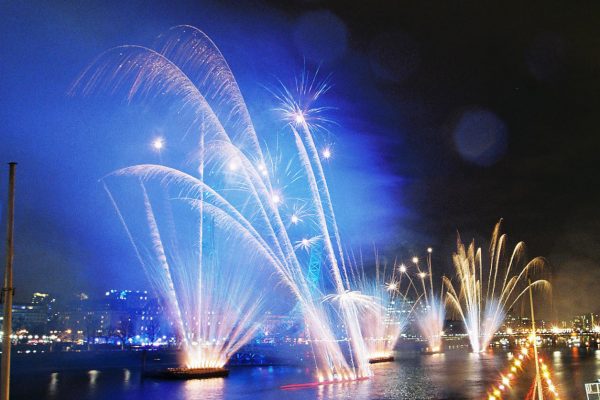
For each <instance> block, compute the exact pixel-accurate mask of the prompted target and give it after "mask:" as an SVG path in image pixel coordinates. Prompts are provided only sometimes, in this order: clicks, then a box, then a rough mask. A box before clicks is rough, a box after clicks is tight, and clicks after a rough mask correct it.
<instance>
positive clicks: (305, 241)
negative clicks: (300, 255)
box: [302, 238, 310, 247]
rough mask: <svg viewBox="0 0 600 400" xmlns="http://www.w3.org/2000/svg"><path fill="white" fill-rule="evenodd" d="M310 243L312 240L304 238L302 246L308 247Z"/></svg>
mask: <svg viewBox="0 0 600 400" xmlns="http://www.w3.org/2000/svg"><path fill="white" fill-rule="evenodd" d="M309 245H310V241H309V240H308V239H306V238H304V239H302V246H304V247H308V246H309Z"/></svg>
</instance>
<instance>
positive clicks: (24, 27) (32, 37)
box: [0, 5, 404, 291]
mask: <svg viewBox="0 0 600 400" xmlns="http://www.w3.org/2000/svg"><path fill="white" fill-rule="evenodd" d="M142 8H143V7H141V6H126V7H125V8H118V9H117V8H110V7H109V8H107V9H102V10H100V9H98V10H90V9H89V8H87V7H80V8H78V7H65V8H63V9H61V8H60V7H56V6H53V7H44V6H40V5H36V6H35V7H33V6H32V7H30V8H29V7H25V6H19V7H15V9H13V10H10V11H11V12H10V14H11V15H12V18H11V19H10V21H9V23H8V24H6V25H5V26H4V27H3V28H2V29H3V33H4V35H3V36H4V37H11V40H7V41H3V44H2V54H4V55H10V57H9V58H8V60H9V61H8V62H7V63H5V64H4V65H3V80H2V84H3V88H4V91H5V93H6V95H5V96H4V100H3V103H4V104H5V106H3V107H2V120H3V121H5V127H4V129H3V140H2V142H3V146H2V150H1V151H0V154H1V155H2V157H1V158H2V159H8V158H10V159H14V160H17V161H18V162H19V166H18V187H17V188H18V192H17V193H18V208H17V235H18V236H17V237H18V241H17V243H18V246H17V254H18V257H17V262H16V268H17V271H19V270H22V269H24V268H31V269H32V271H35V276H34V277H33V278H32V277H28V279H27V280H26V279H25V276H24V274H22V273H19V272H17V274H16V279H17V286H18V287H24V289H25V288H27V289H29V290H33V289H36V288H39V289H40V290H51V291H52V290H56V289H57V285H56V284H55V283H53V281H58V282H63V283H64V286H63V285H62V284H61V285H60V286H62V287H64V288H65V290H71V291H74V290H77V289H81V290H92V291H94V290H98V291H100V290H104V289H106V288H108V287H122V286H127V287H134V288H138V287H140V286H142V287H144V286H146V282H145V280H144V278H143V277H142V275H141V274H140V270H139V267H138V265H137V264H136V261H135V259H134V257H133V252H132V249H131V248H130V247H129V244H128V243H127V242H126V240H125V236H124V234H123V232H122V229H121V227H120V225H119V223H118V220H117V218H116V215H115V214H114V212H113V210H112V208H111V206H110V204H109V201H108V199H107V197H106V195H105V193H104V192H103V190H102V186H101V185H100V184H99V183H98V179H99V178H101V177H102V176H104V175H105V174H107V173H109V172H111V171H113V170H115V169H117V168H120V167H124V166H127V165H133V164H136V163H152V162H157V156H156V154H155V153H154V152H153V151H152V149H151V147H150V145H149V144H150V142H151V141H152V140H153V138H154V137H156V136H157V135H159V134H160V133H161V129H162V127H161V126H160V125H159V124H153V123H152V122H148V123H146V124H143V125H138V124H134V123H132V121H135V118H132V114H136V113H139V114H141V115H143V117H144V118H146V119H148V118H149V117H148V115H147V114H144V112H143V110H142V109H143V106H140V105H139V104H133V105H131V106H128V105H125V104H124V103H123V101H122V99H120V98H118V97H114V98H106V97H99V98H98V97H96V98H95V97H93V96H92V97H91V98H90V97H86V98H83V97H69V96H68V95H67V91H68V89H69V86H70V84H71V83H72V82H73V81H74V79H75V78H76V77H77V76H78V74H79V73H80V72H81V71H82V70H83V68H85V67H86V66H87V65H88V64H89V63H90V62H91V61H92V60H93V59H94V58H95V57H96V56H97V55H98V54H100V53H101V52H102V51H104V50H106V49H108V48H110V47H113V46H116V45H120V44H142V45H148V46H150V45H151V44H152V42H153V40H154V39H155V38H156V36H158V35H159V34H160V33H161V32H162V31H163V30H166V29H168V28H169V27H170V26H172V25H175V24H177V23H179V22H181V20H182V19H184V20H186V21H188V22H193V24H194V25H195V26H198V27H200V28H201V29H203V30H204V31H205V32H207V33H208V34H209V35H210V36H211V38H212V39H213V40H214V41H215V42H216V43H217V45H218V46H219V47H220V49H221V51H222V52H223V54H224V55H225V57H226V59H227V60H228V62H229V63H230V65H231V68H232V70H233V71H234V73H235V75H236V78H237V79H238V82H239V84H240V86H241V89H242V92H243V94H244V96H245V99H246V103H247V104H248V106H249V109H250V112H251V115H252V117H253V119H254V123H255V125H256V127H257V130H258V131H259V134H260V135H263V136H264V137H265V140H266V141H272V137H269V135H277V134H278V133H276V130H277V128H278V127H279V128H282V127H283V123H282V122H280V121H277V117H278V116H277V114H276V113H275V112H274V111H273V109H274V108H275V107H276V105H277V104H276V103H275V102H274V99H273V97H272V95H271V94H270V93H269V91H268V90H266V88H265V87H275V86H276V85H277V80H281V81H282V82H290V83H291V82H293V79H294V77H295V76H296V75H298V74H300V73H301V72H302V70H303V68H304V66H306V68H307V69H310V68H316V67H317V66H318V65H319V64H322V66H321V72H320V73H321V74H322V75H323V76H325V75H327V74H329V73H333V76H332V84H333V85H334V86H333V88H332V89H331V90H330V92H329V93H328V94H327V95H326V96H325V97H324V99H323V103H324V105H327V106H330V107H333V109H332V110H331V111H330V112H329V117H330V118H331V119H332V120H335V122H336V124H335V125H331V126H330V134H329V135H327V136H326V135H321V136H323V137H324V139H323V140H324V143H325V141H327V142H332V143H333V152H334V155H333V158H332V160H331V161H330V162H328V163H327V165H326V169H327V173H328V174H329V177H330V178H329V179H330V185H331V191H332V195H333V199H334V203H335V204H336V205H337V207H336V209H337V213H338V218H339V224H340V227H341V230H342V233H343V235H344V237H345V238H346V241H347V243H348V244H351V245H352V246H353V247H356V248H359V247H365V248H369V249H370V248H371V247H372V245H373V244H374V243H376V244H379V245H386V244H390V243H393V241H394V239H393V238H394V236H395V235H396V232H395V228H396V224H395V222H396V220H397V219H398V218H399V217H401V216H402V214H403V213H404V211H403V207H402V204H401V201H400V200H399V199H397V198H396V199H394V198H393V196H392V188H393V187H398V185H399V184H401V181H402V180H401V178H399V177H396V176H393V175H392V174H391V172H389V171H387V170H386V165H385V162H384V160H383V159H382V157H381V156H380V155H379V151H378V146H379V145H380V143H378V142H377V140H376V139H375V138H376V137H375V136H374V135H372V134H371V131H373V130H383V129H385V127H384V126H383V125H382V124H380V123H379V122H378V120H377V119H378V118H380V117H383V116H384V115H379V116H376V118H373V117H374V116H369V112H370V110H369V109H363V108H364V104H365V103H369V104H376V103H377V102H378V101H380V100H378V98H377V97H378V96H379V94H378V93H377V91H376V90H373V88H372V87H371V86H370V85H369V82H368V81H367V82H363V77H364V75H365V74H368V66H365V65H362V66H361V65H360V63H358V62H357V63H354V64H353V65H352V67H350V66H346V67H345V66H344V62H343V61H344V60H348V59H349V60H352V58H353V57H356V56H355V55H353V54H352V51H351V50H350V49H348V45H347V43H346V36H347V32H346V31H345V30H344V29H345V27H344V26H343V25H342V26H340V29H341V30H342V31H341V32H339V33H338V34H337V35H338V37H335V35H334V37H333V38H332V40H333V41H332V42H331V43H325V44H321V45H320V47H319V46H311V43H312V42H311V40H312V41H313V42H314V39H313V38H310V37H309V38H308V39H307V40H306V41H304V42H303V40H304V37H305V36H306V35H307V33H303V32H302V29H305V30H306V29H309V28H310V27H308V28H306V27H303V26H302V24H306V23H310V21H309V22H306V21H304V22H303V21H300V23H299V24H294V23H290V20H289V18H288V17H286V16H285V15H283V14H282V13H279V12H276V11H268V10H254V9H252V8H245V7H238V8H237V9H231V8H227V9H225V8H223V9H221V8H219V7H218V6H216V5H208V7H207V8H206V9H204V10H195V12H197V14H198V15H197V17H195V18H193V21H189V19H190V18H189V17H186V18H183V17H182V15H181V13H182V12H184V9H183V8H180V9H174V10H172V9H167V8H164V11H165V14H164V15H161V16H160V18H158V17H157V16H156V17H150V16H148V15H146V16H144V11H142ZM215 15H218V16H219V18H214V16H215ZM323 15H324V16H325V19H327V18H333V17H331V16H329V15H328V14H323ZM134 17H135V18H134ZM309 17H310V15H309ZM133 20H135V21H137V22H136V23H132V22H133ZM275 32H277V34H275ZM332 46H333V47H335V48H336V50H335V51H336V54H334V55H333V56H331V55H330V54H329V52H330V49H331V47H332ZM305 53H306V54H305ZM309 57H310V58H309ZM324 57H328V59H327V60H325V61H326V62H318V63H317V62H312V61H311V60H315V61H316V60H317V59H323V58H324ZM349 86H352V87H351V88H349ZM7 105H10V106H7ZM388 112H390V110H388ZM383 114H384V113H383ZM280 130H281V129H280ZM265 131H266V132H265ZM270 132H273V133H270ZM279 134H281V133H279ZM168 152H169V144H168V143H167V147H166V149H165V150H164V153H165V157H167V156H168ZM3 199H4V197H3ZM365 230H366V231H367V232H369V235H365V234H364V233H365ZM64 276H68V277H69V278H68V279H66V280H65V278H64ZM123 282H127V284H125V285H124V283H123Z"/></svg>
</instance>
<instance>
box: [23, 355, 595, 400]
mask: <svg viewBox="0 0 600 400" xmlns="http://www.w3.org/2000/svg"><path fill="white" fill-rule="evenodd" d="M543 357H544V358H545V359H546V360H548V362H549V365H550V366H551V370H552V374H553V376H554V381H555V382H556V386H557V388H558V389H559V393H560V394H561V398H569V399H576V398H585V395H584V388H583V384H584V383H585V382H592V381H595V380H596V379H597V378H599V377H600V351H593V350H586V349H575V350H572V349H563V350H560V351H552V350H550V351H548V352H546V353H543ZM508 359H509V354H508V353H507V352H505V351H496V352H489V353H485V354H472V353H466V352H464V351H450V352H447V353H445V354H434V355H421V354H400V355H398V356H397V360H396V362H394V363H382V364H375V365H373V370H374V374H375V376H374V377H373V378H372V379H370V380H367V381H360V382H351V383H344V384H334V385H324V386H318V387H314V388H309V389H302V390H281V389H280V387H281V386H282V385H287V384H291V383H304V382H310V381H313V380H314V378H313V377H312V376H311V372H310V370H309V369H306V368H298V367H238V368H232V369H231V374H230V376H229V377H228V378H216V379H208V380H190V381H158V380H151V379H145V380H143V379H141V372H140V370H139V369H138V368H125V369H124V368H113V369H111V368H106V369H103V368H101V367H97V368H98V369H93V370H88V371H86V370H83V371H78V370H77V369H73V370H65V371H62V370H61V371H60V372H55V371H56V370H55V371H53V372H31V373H23V372H21V373H19V372H18V371H17V373H15V374H14V375H13V390H11V392H12V393H11V394H12V396H11V398H12V399H13V400H21V399H23V400H25V399H34V398H35V399H42V400H43V399H58V398H61V399H62V398H78V399H90V400H100V399H102V400H104V399H109V400H125V399H127V400H138V399H139V400H142V399H144V400H152V399H158V400H167V399H168V400H217V399H231V400H250V399H252V400H254V399H264V400H287V399H291V400H305V399H318V400H333V399H348V400H362V399H380V400H386V399H411V400H418V399H472V398H483V397H484V396H485V394H486V392H487V389H488V388H489V387H490V385H492V384H493V383H495V382H496V381H497V379H498V377H499V374H500V372H502V371H503V370H505V369H506V366H507V365H508V362H509V360H508ZM59 377H60V378H59ZM530 383H531V375H530V372H528V371H524V372H523V374H522V377H521V378H520V380H519V381H518V382H517V383H516V385H515V386H514V387H513V389H512V395H513V398H523V395H524V393H525V392H526V391H527V389H528V387H529V385H530Z"/></svg>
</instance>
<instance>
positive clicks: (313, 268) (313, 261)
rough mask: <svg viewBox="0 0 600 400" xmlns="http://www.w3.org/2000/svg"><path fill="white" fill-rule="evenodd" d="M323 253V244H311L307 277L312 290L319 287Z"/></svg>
mask: <svg viewBox="0 0 600 400" xmlns="http://www.w3.org/2000/svg"><path fill="white" fill-rule="evenodd" d="M322 255H323V244H322V243H321V242H318V243H317V244H316V245H314V246H312V248H311V251H310V261H309V263H308V273H307V276H306V277H307V279H308V284H309V285H310V287H311V289H312V290H315V289H317V288H318V287H319V279H320V277H321V257H322Z"/></svg>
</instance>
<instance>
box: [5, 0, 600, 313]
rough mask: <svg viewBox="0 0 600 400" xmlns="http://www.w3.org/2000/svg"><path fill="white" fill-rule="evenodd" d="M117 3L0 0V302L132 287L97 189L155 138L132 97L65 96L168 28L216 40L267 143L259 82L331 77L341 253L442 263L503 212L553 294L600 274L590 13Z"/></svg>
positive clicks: (132, 276) (137, 278)
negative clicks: (541, 263) (4, 255)
mask: <svg viewBox="0 0 600 400" xmlns="http://www.w3.org/2000/svg"><path fill="white" fill-rule="evenodd" d="M123 3H124V4H118V5H117V4H116V3H113V2H108V3H100V2H94V1H84V2H75V1H73V2H60V3H59V2H55V4H52V2H48V3H42V2H21V3H16V2H3V3H2V5H0V13H1V14H2V15H3V17H4V18H3V23H2V24H1V26H0V37H1V38H2V40H1V41H0V59H1V60H2V62H1V63H0V88H1V89H2V100H1V103H0V104H1V105H0V121H2V127H1V128H0V135H1V141H0V162H5V161H6V162H8V161H10V160H15V161H18V162H19V166H18V170H17V182H18V183H17V196H18V197H17V230H16V234H17V258H16V265H15V267H16V269H17V272H16V274H15V279H16V286H17V288H20V290H18V291H17V296H23V297H27V296H28V295H29V293H30V292H31V291H32V290H47V291H51V292H57V291H61V292H62V293H63V294H64V295H65V296H68V295H70V294H72V293H74V292H75V291H77V290H84V291H93V292H94V291H96V292H102V291H104V290H105V289H107V288H110V287H119V288H122V287H127V288H133V289H135V288H143V287H144V286H146V282H145V280H144V278H143V276H142V275H141V274H139V269H138V267H137V266H136V265H135V261H134V258H133V255H132V252H131V249H130V248H129V245H128V244H127V243H126V241H125V240H124V237H123V232H122V230H121V227H120V226H119V224H118V221H117V219H116V218H115V215H114V213H113V211H112V209H111V206H110V204H109V202H108V200H107V198H106V196H105V194H104V192H103V190H102V186H101V185H100V184H99V183H98V179H99V178H101V177H102V176H104V175H105V174H107V173H109V172H111V171H113V170H115V169H117V168H120V167H123V166H127V165H131V164H136V163H141V162H155V161H156V154H155V153H153V152H152V149H151V147H150V146H149V143H150V141H151V140H152V139H153V138H154V137H155V136H156V135H157V134H160V131H161V129H162V128H161V127H160V126H153V121H152V119H151V118H148V119H146V120H145V123H143V124H139V123H136V119H135V118H134V117H136V116H139V115H143V111H144V108H143V106H141V105H139V104H133V105H131V106H126V105H125V104H124V103H123V102H122V101H120V100H118V99H112V100H111V99H106V98H104V97H100V98H81V97H69V96H67V91H68V89H69V86H70V85H71V83H72V82H73V80H74V79H75V78H76V77H77V76H78V74H79V73H80V72H81V71H82V70H83V69H84V68H85V67H86V66H87V65H88V64H89V63H90V62H91V61H92V60H93V59H94V58H95V57H96V56H97V55H99V54H100V53H101V52H102V51H104V50H106V49H109V48H111V47H114V46H118V45H121V44H141V45H147V46H151V45H152V42H153V41H154V39H155V38H156V36H157V35H159V34H160V33H161V32H163V31H165V30H167V29H168V28H169V27H171V26H174V25H179V24H190V25H194V26H196V27H198V28H200V29H202V30H204V31H205V32H206V33H207V34H208V35H209V36H210V37H211V38H212V39H213V40H214V41H215V43H217V45H218V46H219V48H220V49H221V51H222V52H223V54H224V55H225V57H226V59H227V60H228V62H229V63H230V65H231V68H232V70H233V72H234V74H235V76H236V78H237V79H238V82H239V84H240V87H241V90H242V92H243V94H244V96H245V99H246V102H247V104H248V107H249V110H250V113H251V115H252V117H253V120H254V123H255V125H256V127H257V130H258V131H259V134H260V135H262V136H265V137H267V138H268V137H273V135H277V134H278V133H277V132H278V129H280V126H279V125H278V124H277V121H276V118H275V115H274V114H273V111H272V109H273V106H274V103H273V98H272V96H271V95H270V94H269V92H268V90H267V89H266V88H272V87H273V86H275V85H276V84H277V80H278V79H279V80H282V81H283V82H291V81H292V80H293V78H294V77H295V76H297V75H298V74H299V73H301V72H302V70H303V68H304V66H306V67H307V69H309V70H314V69H315V68H316V67H317V66H319V65H320V73H321V74H322V75H323V76H327V75H328V74H332V78H331V82H332V84H333V88H332V89H331V90H330V91H329V93H327V95H326V96H325V97H324V98H323V103H324V104H323V105H325V106H330V107H333V108H334V109H333V110H331V111H329V112H328V116H329V117H330V118H331V119H332V120H334V121H336V123H337V125H333V126H331V127H330V130H331V136H330V137H329V138H328V140H331V141H332V142H333V151H334V155H333V158H332V160H331V161H330V162H329V163H328V165H327V166H326V169H327V174H328V177H329V183H330V187H331V191H332V196H333V200H334V205H335V208H336V211H337V215H338V219H339V224H340V227H341V231H342V235H343V237H344V241H345V243H347V245H348V246H352V247H353V248H355V249H356V248H363V250H365V249H368V248H370V247H371V246H372V245H373V244H376V245H377V246H378V247H380V248H381V249H383V251H384V252H385V253H386V254H389V255H394V254H396V253H395V251H397V254H399V255H400V256H403V257H407V256H409V255H411V254H414V253H415V252H419V251H422V249H424V248H425V247H427V246H428V245H432V246H433V247H434V249H435V251H434V255H435V256H436V260H435V261H436V263H437V265H439V266H440V269H442V270H448V265H449V264H450V261H449V258H450V254H451V251H452V249H453V246H454V240H455V235H456V230H457V229H460V230H461V232H463V233H464V235H463V236H464V237H466V238H470V237H475V238H476V239H477V240H478V241H479V242H480V243H482V244H484V243H485V239H486V238H487V237H488V235H489V232H490V231H491V228H492V226H493V224H494V223H495V222H496V221H497V219H498V218H500V217H504V218H505V220H506V222H507V230H508V232H509V234H511V237H512V238H513V239H514V240H516V239H523V240H525V241H526V242H528V243H529V245H530V248H531V250H532V251H531V254H532V255H537V254H540V255H546V256H548V258H549V259H550V261H551V263H552V264H553V271H554V273H555V277H556V279H557V280H558V282H559V283H560V284H559V285H556V286H557V287H564V288H567V289H565V290H573V288H575V287H578V286H577V284H578V283H576V282H575V281H574V280H573V279H571V278H570V277H571V276H572V275H573V273H574V272H573V271H575V272H577V273H584V272H585V273H589V274H592V276H591V277H590V280H589V281H590V282H595V281H597V279H600V268H599V267H598V265H599V264H600V245H599V244H598V239H597V237H598V236H597V231H598V227H599V226H600V213H599V212H598V207H597V204H598V201H599V200H600V191H599V190H598V188H599V187H600V185H599V184H598V178H597V175H598V174H595V173H593V172H592V171H595V169H597V160H598V156H597V148H598V146H599V145H600V143H599V142H598V137H599V136H598V135H597V134H596V130H597V117H596V115H597V110H598V107H599V106H600V98H599V97H598V96H599V95H598V93H600V64H599V63H598V61H597V56H595V54H597V44H596V43H595V41H594V38H595V37H598V34H600V33H599V32H598V24H597V18H595V17H597V15H598V14H599V12H598V11H599V10H597V9H593V10H590V11H589V12H587V11H585V10H583V9H582V10H579V11H577V12H575V11H573V14H572V15H566V16H565V17H564V20H563V19H561V18H557V17H556V16H557V15H563V10H562V8H561V7H560V6H548V7H545V8H544V10H543V12H541V11H542V10H539V9H537V8H536V7H534V6H531V7H522V5H521V3H520V2H516V1H515V2H512V3H511V2H509V3H510V4H508V5H506V6H505V5H498V6H495V5H489V6H484V5H482V4H479V3H473V4H465V5H464V6H461V7H453V6H451V5H450V3H447V2H439V3H437V4H436V3H430V2H427V4H425V3H424V2H414V3H411V4H404V3H403V4H402V5H396V6H393V5H391V4H389V3H390V2H385V1H381V2H379V1H375V2H373V4H371V5H370V7H369V8H368V9H367V8H365V7H364V6H362V7H361V6H359V5H354V4H353V3H352V2H340V3H339V4H338V3H336V2H322V1H318V0H317V1H302V0H293V1H289V2H283V3H280V2H276V1H258V0H257V1H250V2H230V1H221V2H218V1H214V2H213V1H199V2H180V1H175V2H161V1H151V2H141V1H128V2H123ZM188 3H190V4H188ZM361 3H362V2H361ZM422 3H423V4H422ZM596 8H597V7H596ZM265 87H266V88H265ZM137 122H139V120H138V121H137ZM171 149H172V147H171ZM168 151H169V148H167V149H166V150H165V152H168ZM165 157H166V153H165ZM5 175H6V174H5V173H2V174H1V175H0V177H1V179H0V207H1V211H2V216H1V217H0V218H2V223H3V224H4V218H5V198H6V180H5ZM365 251H366V250H365ZM24 271H27V272H24ZM568 288H570V289H568ZM588 289H589V290H582V292H586V291H593V290H592V288H591V287H590V288H588ZM585 301H587V300H585ZM593 302H594V301H593V299H592V300H590V301H589V302H587V303H585V304H588V305H589V306H590V307H592V306H593V304H592V303H593ZM566 308H568V304H567V305H565V309H566Z"/></svg>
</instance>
